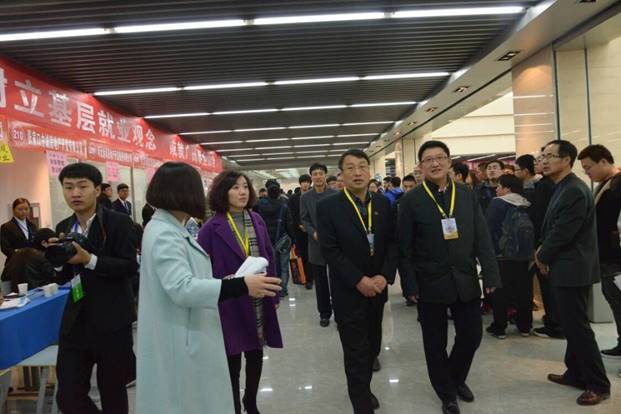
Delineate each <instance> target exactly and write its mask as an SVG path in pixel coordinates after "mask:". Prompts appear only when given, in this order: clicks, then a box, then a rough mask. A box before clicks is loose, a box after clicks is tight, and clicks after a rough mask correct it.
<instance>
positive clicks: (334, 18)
mask: <svg viewBox="0 0 621 414" xmlns="http://www.w3.org/2000/svg"><path fill="white" fill-rule="evenodd" d="M524 11H525V8H524V7H521V6H504V7H468V8H465V7H464V8H443V9H413V10H398V11H395V12H379V11H377V12H366V13H335V14H313V15H297V16H278V17H259V18H256V19H247V20H244V19H223V20H201V21H192V22H177V23H158V24H141V25H125V26H115V27H113V28H84V29H70V30H51V31H39V32H21V33H6V34H0V42H11V41H18V40H35V39H55V38H64V37H82V36H99V35H107V34H129V33H149V32H164V31H181V30H198V29H217V28H232V27H243V26H253V25H254V26H265V25H281V24H304V23H327V22H346V21H361V20H381V19H393V18H394V19H408V18H409V19H413V18H430V17H456V16H486V15H504V14H519V13H523V12H524Z"/></svg>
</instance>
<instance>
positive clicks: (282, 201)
mask: <svg viewBox="0 0 621 414" xmlns="http://www.w3.org/2000/svg"><path fill="white" fill-rule="evenodd" d="M265 187H267V197H266V198H262V199H259V202H258V203H257V205H256V206H255V208H254V210H255V211H256V212H257V213H259V215H260V216H261V218H262V219H263V221H264V222H265V225H266V226H267V232H268V234H269V236H270V241H271V242H272V247H273V248H274V261H275V262H276V273H277V276H278V277H279V278H280V280H282V290H281V291H280V297H285V296H287V295H288V294H289V291H288V289H287V285H288V283H289V256H290V253H291V244H292V242H293V240H294V238H295V232H294V230H293V219H292V218H291V211H289V201H288V200H287V198H286V197H284V196H282V195H281V191H280V184H279V183H278V181H276V180H274V179H270V180H267V181H266V183H265Z"/></svg>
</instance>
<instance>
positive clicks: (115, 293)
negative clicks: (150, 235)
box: [51, 163, 138, 414]
mask: <svg viewBox="0 0 621 414" xmlns="http://www.w3.org/2000/svg"><path fill="white" fill-rule="evenodd" d="M59 180H60V182H61V184H62V187H63V195H64V197H65V201H66V202H67V204H68V205H69V207H70V208H71V209H72V210H73V211H74V214H73V215H72V216H71V217H68V218H66V219H65V220H63V221H61V222H60V223H59V224H58V226H56V232H57V233H58V234H59V236H63V235H67V234H69V233H81V234H82V235H84V236H86V237H87V238H88V241H89V243H90V245H91V246H90V249H91V251H87V250H86V249H85V248H83V247H81V246H80V245H78V244H77V243H75V242H74V246H75V248H76V250H77V254H76V255H75V256H74V257H72V258H71V259H69V261H68V262H67V264H66V265H64V266H63V267H62V269H57V270H58V271H59V278H60V279H61V281H60V283H65V282H68V281H71V285H72V289H71V295H70V297H69V298H68V300H67V305H66V306H65V311H64V314H63V319H62V323H61V331H60V340H59V348H58V362H57V375H58V393H57V395H56V400H57V402H58V407H59V408H60V410H61V411H62V412H63V413H64V414H91V413H92V414H96V413H101V412H102V411H100V410H99V409H98V408H97V406H96V405H95V403H94V402H93V401H92V400H91V398H90V397H89V396H88V393H89V390H90V382H91V374H92V369H93V366H94V365H97V386H98V388H99V392H100V395H101V404H102V408H103V413H109V414H112V413H114V414H123V413H127V412H128V401H127V390H126V388H125V386H126V384H127V383H128V382H130V381H131V380H133V379H134V378H132V377H133V376H134V375H135V369H136V368H135V363H136V361H135V356H134V353H133V350H132V345H133V339H132V322H134V321H135V320H136V312H135V309H134V298H133V294H132V289H131V285H130V281H131V279H132V277H133V276H134V275H135V274H136V272H137V269H138V263H137V261H136V249H137V236H136V232H135V229H134V225H133V223H132V221H131V219H130V218H129V217H128V216H127V215H124V214H119V213H117V212H115V211H112V210H108V209H105V208H103V207H102V206H98V205H97V196H98V195H99V193H100V190H99V186H100V184H101V173H100V172H99V170H97V168H95V167H94V166H92V165H90V164H84V163H76V164H70V165H68V166H66V167H65V168H64V169H63V170H62V171H61V173H60V175H59ZM61 238H62V237H61ZM51 241H52V242H56V240H51Z"/></svg>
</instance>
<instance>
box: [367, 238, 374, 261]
mask: <svg viewBox="0 0 621 414" xmlns="http://www.w3.org/2000/svg"><path fill="white" fill-rule="evenodd" d="M367 241H368V242H369V251H370V252H371V256H373V254H374V253H375V235H374V234H373V233H367Z"/></svg>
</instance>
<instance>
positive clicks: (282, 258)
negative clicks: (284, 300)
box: [274, 250, 289, 296]
mask: <svg viewBox="0 0 621 414" xmlns="http://www.w3.org/2000/svg"><path fill="white" fill-rule="evenodd" d="M274 261H275V262H276V276H278V277H279V278H280V280H281V281H282V284H281V287H282V290H281V291H280V296H285V295H288V294H289V292H288V291H287V284H288V283H289V252H286V253H279V252H277V251H276V250H274Z"/></svg>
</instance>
